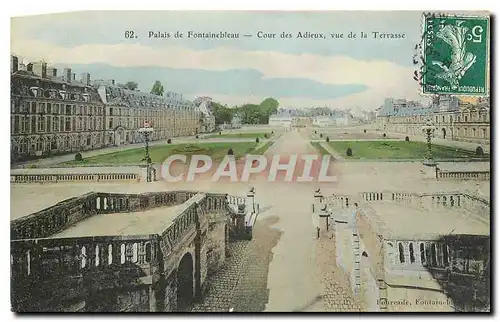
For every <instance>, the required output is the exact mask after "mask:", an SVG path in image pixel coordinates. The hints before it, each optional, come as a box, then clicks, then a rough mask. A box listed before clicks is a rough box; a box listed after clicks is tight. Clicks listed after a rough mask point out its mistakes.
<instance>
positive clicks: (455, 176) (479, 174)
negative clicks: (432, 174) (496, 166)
mask: <svg viewBox="0 0 500 322" xmlns="http://www.w3.org/2000/svg"><path fill="white" fill-rule="evenodd" d="M437 179H452V180H490V171H442V170H438V171H437Z"/></svg>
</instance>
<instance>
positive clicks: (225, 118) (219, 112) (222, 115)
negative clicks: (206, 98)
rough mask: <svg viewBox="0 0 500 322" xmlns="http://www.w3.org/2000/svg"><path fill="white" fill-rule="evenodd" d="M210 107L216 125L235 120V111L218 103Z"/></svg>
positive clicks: (213, 103)
mask: <svg viewBox="0 0 500 322" xmlns="http://www.w3.org/2000/svg"><path fill="white" fill-rule="evenodd" d="M210 107H211V109H212V114H213V116H214V118H215V124H224V123H231V120H232V119H233V109H230V108H228V107H227V106H223V105H222V104H220V103H217V102H212V105H211V106H210Z"/></svg>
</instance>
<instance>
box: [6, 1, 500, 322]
mask: <svg viewBox="0 0 500 322" xmlns="http://www.w3.org/2000/svg"><path fill="white" fill-rule="evenodd" d="M499 3H500V2H498V1H489V0H475V1H461V2H458V1H451V0H446V1H445V0H441V1H436V0H420V1H399V0H378V1H369V0H350V1H335V2H333V1H324V0H308V1H303V0H302V1H298V0H287V1H272V0H240V1H234V0H232V1H229V0H211V1H203V0H181V1H179V0H178V1H168V2H166V1H161V0H150V1H147V2H144V1H134V0H119V1H116V0H108V1H102V0H85V1H58V0H43V1H39V0H38V1H37V0H22V1H4V2H3V3H2V9H3V10H2V11H1V15H2V19H1V21H2V27H3V28H2V30H4V31H5V30H10V17H13V16H24V15H34V14H43V13H55V12H67V11H81V10H112V9H113V10H116V9H121V10H418V11H422V10H425V11H449V9H450V8H453V10H454V11H455V10H456V11H463V10H486V9H487V10H489V11H492V12H493V13H495V12H498V11H499V9H498V8H499ZM498 34H499V33H498V32H497V33H495V35H494V36H495V40H499V39H498V38H499V37H498ZM0 35H1V37H2V45H3V46H2V47H1V48H3V50H4V51H9V54H10V33H9V32H3V33H1V34H0ZM492 43H495V41H493V42H492ZM499 43H500V42H499ZM493 52H494V53H495V58H496V57H497V56H498V51H493ZM3 57H4V63H3V64H1V66H2V67H1V68H2V73H1V75H2V78H1V80H2V89H3V90H2V91H1V92H0V93H2V94H1V95H2V97H1V102H2V106H3V109H2V113H4V115H3V117H2V118H0V120H1V122H2V124H1V125H0V129H2V131H3V132H4V133H3V135H1V140H2V141H3V143H2V145H1V146H2V149H0V151H1V153H2V157H1V158H0V160H1V162H2V167H1V169H3V171H5V173H4V176H2V178H3V181H2V182H1V187H2V188H1V192H2V193H1V198H2V206H3V208H4V209H5V206H6V205H9V207H10V183H7V182H8V181H7V177H8V175H9V174H10V171H9V173H7V171H8V169H10V162H9V160H10V149H8V148H7V147H8V146H9V145H10V117H9V116H7V115H6V113H7V111H9V108H8V106H9V104H8V103H7V102H8V95H9V93H10V90H9V87H10V78H9V77H8V75H9V69H8V68H9V67H8V65H7V60H8V57H7V54H5V55H4V56H3ZM494 86H495V87H494V89H492V90H497V88H498V83H494ZM493 108H495V107H493ZM494 115H495V120H494V121H493V122H496V121H498V118H500V113H497V112H495V114H494ZM495 128H496V127H495ZM497 134H498V133H497V132H496V131H495V133H494V135H493V136H492V137H497ZM497 162H498V160H497ZM495 165H497V164H495ZM497 172H498V171H497ZM495 179H497V178H495ZM494 197H496V195H495V196H492V198H494ZM4 216H5V217H7V218H4V221H3V225H1V229H2V236H4V237H3V238H4V241H5V242H4V247H1V248H0V252H1V253H0V258H1V259H2V260H1V261H0V265H1V277H2V278H3V280H4V281H5V282H4V286H3V287H2V288H1V293H2V294H1V305H2V307H1V311H0V312H1V315H2V318H3V321H13V320H15V319H19V318H20V317H18V316H16V315H15V314H13V313H12V312H11V311H10V285H8V283H7V278H8V277H7V276H10V263H9V260H8V253H9V246H8V245H9V244H10V239H9V235H10V229H9V218H10V216H9V214H6V213H4ZM495 222H498V220H496V221H495ZM495 228H496V226H495V227H492V231H496V229H495ZM496 240H497V241H498V238H496ZM494 250H495V255H494V256H496V255H497V252H498V247H497V245H495V248H494ZM498 267H499V266H498V265H497V266H496V268H495V274H497V273H498V271H499V269H498ZM497 276H498V275H497ZM493 280H494V281H496V280H498V278H495V279H493ZM9 282H10V279H9ZM495 298H498V296H497V297H495ZM495 304H498V303H495ZM496 308H497V309H498V306H496ZM242 317H243V316H241V315H238V316H237V317H236V316H235V318H228V317H224V319H225V320H236V319H237V318H242ZM248 317H249V318H252V319H254V318H269V317H271V318H275V319H278V320H290V318H293V319H294V320H312V319H314V318H318V317H319V318H326V319H328V320H331V319H335V320H337V321H346V320H348V319H350V318H351V319H352V318H360V317H359V315H349V316H347V315H336V316H329V315H307V316H306V315H297V316H293V317H292V316H290V315H286V316H276V315H271V316H266V315H259V316H255V315H253V316H248ZM394 317H396V318H405V317H407V318H410V317H412V318H417V319H422V320H424V319H425V320H426V321H438V319H439V320H441V319H442V318H443V317H445V318H446V317H447V318H455V317H454V316H450V315H448V316H429V315H425V316H422V315H420V316H402V315H397V316H394ZM467 317H468V319H470V320H479V317H475V316H471V315H468V316H467ZM75 318H78V320H79V321H92V322H100V321H109V320H114V319H117V317H113V316H112V315H108V316H90V315H86V316H83V317H76V316H75V315H72V316H64V315H63V316H57V317H56V316H54V315H51V316H36V315H31V316H23V317H22V319H26V320H32V319H33V320H34V319H36V320H37V321H51V322H52V321H53V320H54V319H57V320H59V321H72V320H74V319H75ZM118 318H119V319H123V318H126V319H139V318H140V319H141V320H142V321H153V320H159V319H160V320H163V319H168V320H169V321H177V320H181V319H182V320H185V319H186V318H188V316H185V317H181V316H175V317H173V316H168V315H152V316H148V315H142V316H140V317H139V316H137V315H134V316H129V317H127V316H124V315H120V316H118ZM203 318H205V317H201V316H199V315H198V316H194V317H192V318H189V319H193V320H198V319H203ZM211 318H212V319H216V320H218V319H220V316H216V315H215V316H211ZM245 318H246V316H245ZM362 318H373V319H378V320H384V321H385V320H386V319H387V316H380V317H376V316H375V317H374V316H373V315H372V316H363V317H362Z"/></svg>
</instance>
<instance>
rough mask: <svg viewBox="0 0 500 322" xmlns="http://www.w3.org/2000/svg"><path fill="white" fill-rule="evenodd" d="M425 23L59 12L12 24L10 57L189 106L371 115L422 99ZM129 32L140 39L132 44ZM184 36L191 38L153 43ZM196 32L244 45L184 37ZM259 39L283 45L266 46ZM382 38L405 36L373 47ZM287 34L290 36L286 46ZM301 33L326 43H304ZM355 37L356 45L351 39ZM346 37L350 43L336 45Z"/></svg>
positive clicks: (355, 16) (364, 16) (355, 15)
mask: <svg viewBox="0 0 500 322" xmlns="http://www.w3.org/2000/svg"><path fill="white" fill-rule="evenodd" d="M421 19H422V18H421V13H420V12H417V11H406V12H404V11H400V12H394V11H392V12H387V11H386V12H368V11H367V12H348V11H344V12H334V11H326V12H278V11H274V12H273V11H268V12H265V11H260V12H259V11H254V12H220V11H219V12H218V11H210V12H200V11H190V12H186V11H185V12H174V11H170V12H168V11H121V12H120V11H86V12H73V13H60V14H51V15H37V16H26V17H16V18H12V21H11V53H12V54H15V55H18V56H20V57H23V58H24V59H25V60H27V61H30V62H33V61H39V60H45V61H46V62H47V63H48V64H49V65H54V66H56V67H58V68H62V67H71V68H72V69H73V71H74V72H76V73H77V75H79V73H82V72H90V74H91V78H92V79H114V80H116V82H119V83H125V82H127V81H136V82H137V83H139V88H140V89H141V90H143V91H147V92H149V91H150V89H151V87H152V85H153V83H154V82H155V80H159V81H161V82H162V84H163V85H164V87H165V88H166V89H167V90H171V91H175V92H179V93H181V94H183V96H184V97H185V98H188V99H193V98H194V97H196V96H201V95H203V96H210V97H212V98H213V99H214V100H216V101H219V102H221V103H223V104H228V105H229V106H233V105H240V104H245V103H259V102H261V101H262V100H264V99H265V98H266V97H274V98H276V99H277V100H278V101H279V102H280V106H281V107H284V108H289V107H296V108H301V107H316V106H329V107H332V108H339V109H345V108H360V109H363V110H367V111H370V110H374V109H376V108H378V107H379V106H380V105H381V104H382V103H383V100H384V98H386V97H396V98H407V99H414V100H419V99H420V98H421V97H420V95H419V86H418V83H417V82H415V81H414V80H413V72H414V70H415V67H414V66H413V63H412V58H413V55H414V47H415V45H416V44H417V43H419V41H420V37H421V34H420V33H421ZM126 31H134V35H136V36H137V38H132V39H130V38H126V37H125V32H126ZM176 31H180V32H182V33H183V34H184V38H169V39H165V38H149V34H150V32H155V33H159V32H162V33H170V34H171V35H173V34H174V33H175V32H176ZM189 31H194V32H219V31H226V32H229V33H240V38H239V39H225V40H221V39H193V38H186V34H187V33H188V32H189ZM259 31H262V32H263V33H266V34H271V33H274V34H275V38H274V39H264V38H258V37H257V33H258V32H259ZM374 31H377V32H379V33H397V34H401V35H404V38H399V39H380V38H379V39H374V37H373V32H374ZM283 32H285V33H290V34H291V35H292V38H286V39H284V38H281V37H280V35H281V34H282V33H283ZM298 32H302V33H305V32H310V33H322V34H324V35H325V36H326V39H299V38H297V37H296V36H297V34H298ZM350 32H352V33H353V34H355V35H356V38H354V39H352V38H348V37H347V36H348V34H349V33H350ZM361 32H364V33H365V34H367V36H368V38H366V39H361V38H360V33H361ZM342 33H343V34H344V38H343V39H338V38H336V39H334V38H332V37H331V34H342ZM244 34H249V35H252V36H251V37H244V36H243V35H244ZM77 77H78V76H77Z"/></svg>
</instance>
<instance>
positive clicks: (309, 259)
mask: <svg viewBox="0 0 500 322" xmlns="http://www.w3.org/2000/svg"><path fill="white" fill-rule="evenodd" d="M353 21H356V23H355V24H353V23H352V22H353ZM490 34H491V26H490V15H489V13H487V12H479V11H478V12H455V11H450V12H419V11H384V12H382V11H344V12H343V11H324V12H305V11H304V12H299V11H297V12H292V11H290V12H284V11H283V12H279V11H268V12H267V11H233V12H229V11H85V12H72V13H54V14H46V15H34V16H23V17H13V18H12V20H11V49H10V51H11V59H10V73H11V74H10V75H11V78H10V80H11V83H10V98H11V110H10V121H11V132H10V133H11V146H10V151H11V170H10V186H11V209H10V231H11V235H10V239H11V242H10V254H11V257H10V263H11V307H12V310H13V311H14V312H18V313H25V312H47V313H48V312H206V313H209V312H226V313H228V314H230V312H264V313H265V312H386V313H393V312H490V311H491V308H490V306H491V302H490V294H491V290H490V286H491V277H490V267H491V263H490V261H491V234H490V232H491V225H490V211H491V207H490V205H491V201H490V180H491V176H490V157H491V145H490V133H491V129H490V97H489V95H490V81H489V77H490V59H491V58H490V57H491V55H490V51H491V50H492V48H491V46H492V45H493V44H492V43H491V42H490Z"/></svg>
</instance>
